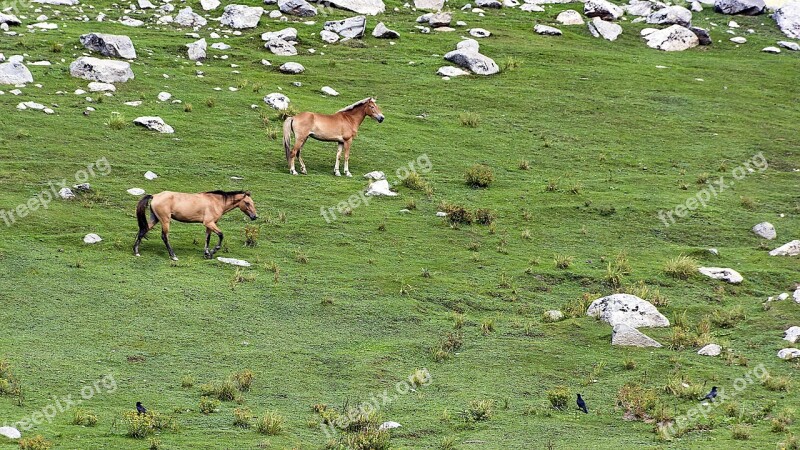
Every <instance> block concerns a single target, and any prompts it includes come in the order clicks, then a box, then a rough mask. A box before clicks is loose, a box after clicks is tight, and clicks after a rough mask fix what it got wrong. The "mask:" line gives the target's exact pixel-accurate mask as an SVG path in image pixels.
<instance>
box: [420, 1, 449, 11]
mask: <svg viewBox="0 0 800 450" xmlns="http://www.w3.org/2000/svg"><path fill="white" fill-rule="evenodd" d="M414 7H415V8H417V9H423V10H430V11H439V10H440V9H442V8H444V0H414Z"/></svg>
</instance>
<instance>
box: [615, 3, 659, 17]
mask: <svg viewBox="0 0 800 450" xmlns="http://www.w3.org/2000/svg"><path fill="white" fill-rule="evenodd" d="M666 6H667V5H665V4H663V3H661V2H653V1H649V0H631V1H630V3H628V4H627V5H623V6H622V9H624V10H625V12H627V13H628V14H630V15H632V16H641V17H646V16H649V15H650V14H653V13H654V12H656V11H658V10H659V9H662V8H665V7H666Z"/></svg>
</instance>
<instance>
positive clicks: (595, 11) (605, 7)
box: [583, 0, 624, 20]
mask: <svg viewBox="0 0 800 450" xmlns="http://www.w3.org/2000/svg"><path fill="white" fill-rule="evenodd" d="M583 14H584V15H586V17H599V18H601V19H603V20H617V19H619V18H620V17H622V14H624V11H622V8H620V7H619V6H617V5H615V4H613V3H611V2H609V1H606V0H587V1H586V3H585V4H584V5H583Z"/></svg>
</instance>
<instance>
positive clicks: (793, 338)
mask: <svg viewBox="0 0 800 450" xmlns="http://www.w3.org/2000/svg"><path fill="white" fill-rule="evenodd" d="M783 340H784V341H789V342H791V343H792V344H794V343H795V342H797V341H798V340H800V327H789V328H787V329H786V331H784V332H783Z"/></svg>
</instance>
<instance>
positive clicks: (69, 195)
mask: <svg viewBox="0 0 800 450" xmlns="http://www.w3.org/2000/svg"><path fill="white" fill-rule="evenodd" d="M58 196H59V197H61V198H62V199H64V200H72V199H73V198H75V193H74V192H72V189H70V188H68V187H65V188H61V189H59V191H58Z"/></svg>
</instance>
